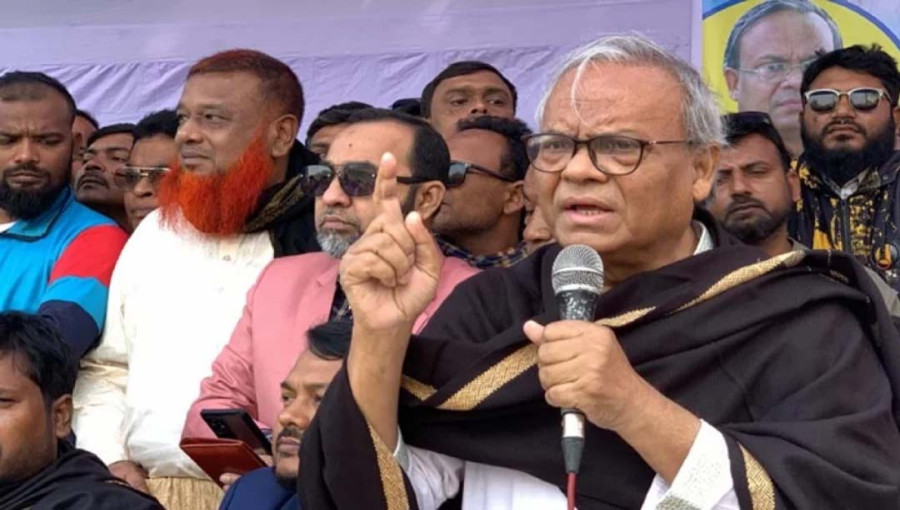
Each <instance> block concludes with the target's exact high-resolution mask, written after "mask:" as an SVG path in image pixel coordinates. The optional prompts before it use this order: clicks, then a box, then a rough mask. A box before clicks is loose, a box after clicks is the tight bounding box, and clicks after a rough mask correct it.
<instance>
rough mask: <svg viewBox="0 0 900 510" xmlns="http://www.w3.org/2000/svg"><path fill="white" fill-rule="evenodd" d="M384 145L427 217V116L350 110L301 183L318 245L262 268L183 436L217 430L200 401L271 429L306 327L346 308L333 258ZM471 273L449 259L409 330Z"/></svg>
mask: <svg viewBox="0 0 900 510" xmlns="http://www.w3.org/2000/svg"><path fill="white" fill-rule="evenodd" d="M385 153H391V154H393V155H396V164H397V172H398V174H399V175H400V177H398V179H399V180H400V182H401V183H402V196H401V200H402V202H403V211H404V212H405V213H411V212H414V211H415V212H416V213H418V215H419V216H420V217H421V218H422V221H423V222H425V224H426V225H430V224H431V222H432V220H433V218H434V216H435V215H436V214H437V210H438V208H439V207H440V206H441V202H442V199H443V195H444V184H443V183H444V182H445V181H446V180H447V171H448V170H447V169H448V167H449V163H450V156H449V153H448V151H447V146H446V145H445V143H444V140H443V139H442V138H441V136H440V135H439V134H438V133H437V132H436V131H435V130H434V129H433V128H432V127H431V126H430V125H429V124H428V123H427V122H425V121H424V120H422V119H419V118H415V117H411V116H409V115H406V114H402V113H398V112H392V111H390V110H381V109H368V110H361V111H358V112H357V113H355V114H354V115H352V116H350V117H349V118H348V119H347V121H346V127H345V129H344V130H343V131H341V132H340V133H338V135H337V136H336V137H335V139H334V141H333V142H332V144H331V148H330V150H329V151H328V155H327V157H326V159H325V162H323V163H322V164H320V165H312V166H309V167H308V168H307V182H306V183H305V190H306V191H307V192H308V193H309V194H311V195H314V196H315V197H316V202H315V211H316V235H317V237H318V240H319V244H320V245H321V246H322V250H323V253H308V254H305V255H299V256H297V257H286V258H283V259H279V260H276V261H274V262H272V263H271V264H270V265H269V266H268V267H267V268H266V269H265V270H264V271H263V272H262V274H261V275H260V277H259V280H258V281H257V282H256V284H255V285H254V287H253V288H252V289H251V290H250V292H249V293H248V295H247V305H246V307H245V308H244V315H243V317H242V318H241V320H240V322H239V323H238V325H237V327H236V328H235V330H234V333H233V334H232V336H231V340H230V341H229V343H228V345H227V346H225V348H224V349H223V350H222V352H221V353H220V354H219V356H218V358H217V359H216V361H215V363H213V367H212V375H211V376H210V377H208V378H206V379H205V380H204V381H203V383H202V386H201V388H200V397H199V398H198V399H197V401H196V402H194V404H193V405H192V406H191V409H190V411H189V412H188V417H187V422H186V424H185V429H184V433H183V436H184V437H197V436H206V437H214V436H213V433H212V430H210V428H209V427H208V426H207V425H206V423H205V422H204V421H203V419H202V418H201V416H200V412H201V411H202V410H204V409H244V410H246V411H247V412H248V413H249V414H250V415H251V416H252V417H253V418H254V419H255V420H256V421H258V422H259V423H261V426H262V427H264V428H272V426H273V425H274V423H275V421H276V418H277V416H278V413H279V412H280V410H281V407H282V406H281V399H280V396H279V393H278V383H279V381H280V380H281V377H283V376H284V374H286V373H287V372H288V370H290V364H291V362H292V361H293V360H294V359H296V357H297V355H299V354H300V353H301V352H303V350H304V349H305V347H306V332H307V330H309V329H310V328H311V327H313V326H314V325H316V324H321V323H323V322H326V321H328V320H335V319H341V318H348V317H350V316H351V315H352V310H350V308H349V304H348V303H347V300H346V298H345V296H344V293H343V291H342V290H341V287H340V285H339V283H338V265H339V264H340V260H341V258H342V257H343V256H344V254H345V253H346V252H347V250H348V249H349V247H350V246H351V245H352V244H353V243H354V242H355V241H356V239H358V238H359V237H360V236H361V235H362V233H363V232H364V231H365V230H366V229H367V228H368V227H369V225H370V224H371V223H372V220H373V219H374V218H375V216H374V206H373V197H372V193H373V191H374V188H373V185H374V182H375V172H376V170H377V169H378V165H379V163H380V161H381V159H382V155H384V154H385ZM335 173H337V176H335ZM475 273H476V270H475V269H473V268H471V267H469V266H468V265H467V264H466V263H465V262H463V261H462V260H460V259H457V258H447V259H446V260H445V261H444V264H443V266H442V268H441V272H440V277H439V285H438V291H437V295H436V297H435V299H434V301H432V302H431V303H430V304H429V305H428V306H427V307H426V309H425V310H424V312H423V313H421V314H420V315H419V316H418V318H417V319H416V321H415V325H414V328H413V329H414V331H416V332H418V331H421V329H422V328H423V327H424V326H425V324H426V323H427V322H428V319H429V318H430V317H431V316H432V315H434V312H435V310H437V308H438V306H440V304H441V303H442V302H443V301H444V299H445V298H446V297H447V296H448V295H449V294H450V292H452V291H453V289H454V288H455V287H456V285H457V284H458V283H460V282H461V281H463V280H465V279H466V278H468V277H470V276H471V275H473V274H475ZM229 480H230V478H229V479H226V480H225V481H229Z"/></svg>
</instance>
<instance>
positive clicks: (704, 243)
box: [692, 220, 716, 255]
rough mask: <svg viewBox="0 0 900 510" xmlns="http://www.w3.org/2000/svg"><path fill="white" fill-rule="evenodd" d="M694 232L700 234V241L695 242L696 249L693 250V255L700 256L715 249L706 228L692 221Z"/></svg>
mask: <svg viewBox="0 0 900 510" xmlns="http://www.w3.org/2000/svg"><path fill="white" fill-rule="evenodd" d="M692 223H693V225H694V230H699V231H700V232H699V233H700V240H699V241H697V248H696V249H694V255H700V254H701V253H703V252H705V251H709V250H711V249H713V248H715V247H716V245H715V243H713V240H712V236H711V235H710V234H709V230H708V229H707V228H706V225H704V224H703V223H701V222H699V221H696V220H695V221H693V222H692Z"/></svg>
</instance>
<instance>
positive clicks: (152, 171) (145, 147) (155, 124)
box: [115, 110, 178, 231]
mask: <svg viewBox="0 0 900 510" xmlns="http://www.w3.org/2000/svg"><path fill="white" fill-rule="evenodd" d="M177 131H178V116H177V115H176V114H175V111H174V110H160V111H158V112H155V113H151V114H150V115H148V116H146V117H144V118H143V119H141V121H140V122H138V123H137V126H135V128H134V146H133V148H132V149H131V156H129V158H128V166H126V167H125V168H123V169H122V170H121V171H120V172H116V175H115V180H116V185H118V186H119V188H121V189H122V191H123V192H124V193H125V197H124V198H125V213H126V214H127V215H128V223H129V224H130V226H131V230H132V231H134V229H136V228H137V226H138V225H139V224H140V223H141V221H142V220H143V219H144V218H145V217H146V216H147V215H148V214H150V212H151V211H153V210H154V209H156V208H157V207H159V201H158V197H157V194H158V192H159V184H160V182H162V178H163V177H164V176H165V175H166V173H167V172H168V171H169V166H170V165H172V163H173V162H174V161H175V160H176V159H177V158H178V147H177V146H176V145H175V133H176V132H177Z"/></svg>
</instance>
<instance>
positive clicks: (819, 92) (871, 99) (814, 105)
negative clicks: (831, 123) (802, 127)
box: [803, 87, 890, 113]
mask: <svg viewBox="0 0 900 510" xmlns="http://www.w3.org/2000/svg"><path fill="white" fill-rule="evenodd" d="M842 96H847V99H848V100H849V101H850V106H852V107H853V109H854V110H858V111H862V112H867V111H869V110H874V109H875V107H876V106H878V102H879V101H881V98H882V97H883V98H885V99H887V100H888V102H890V98H888V95H887V92H885V91H884V90H882V89H876V88H872V87H857V88H855V89H853V90H850V91H847V92H841V91H839V90H834V89H816V90H809V91H807V92H806V93H804V94H803V97H804V98H805V99H806V104H808V105H809V108H810V110H812V111H814V112H818V113H826V112H830V111H832V110H834V109H835V108H837V105H838V102H840V100H841V97H842Z"/></svg>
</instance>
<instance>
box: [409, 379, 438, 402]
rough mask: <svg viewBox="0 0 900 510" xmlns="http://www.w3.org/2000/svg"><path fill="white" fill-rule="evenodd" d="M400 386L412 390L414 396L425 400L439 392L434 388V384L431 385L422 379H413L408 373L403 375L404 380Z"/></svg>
mask: <svg viewBox="0 0 900 510" xmlns="http://www.w3.org/2000/svg"><path fill="white" fill-rule="evenodd" d="M400 387H401V388H403V389H404V390H406V391H408V392H410V393H411V394H412V396H414V397H416V398H417V399H419V400H421V401H423V402H424V401H425V400H428V399H429V398H431V396H432V395H434V394H435V393H437V390H436V389H435V388H434V386H429V385H427V384H425V383H423V382H421V381H417V380H416V379H413V378H412V377H409V376H408V375H404V376H403V381H402V382H401V383H400Z"/></svg>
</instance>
